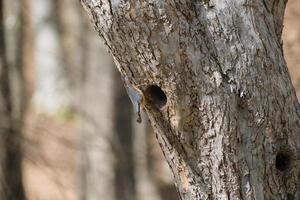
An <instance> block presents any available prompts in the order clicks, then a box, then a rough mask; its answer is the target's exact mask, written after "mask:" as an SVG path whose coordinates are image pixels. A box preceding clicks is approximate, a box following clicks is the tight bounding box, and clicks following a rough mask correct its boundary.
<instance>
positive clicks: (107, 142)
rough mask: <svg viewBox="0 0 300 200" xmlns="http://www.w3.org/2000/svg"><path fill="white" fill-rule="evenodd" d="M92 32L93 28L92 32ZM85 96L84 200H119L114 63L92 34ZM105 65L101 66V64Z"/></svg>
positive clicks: (82, 139) (82, 121)
mask: <svg viewBox="0 0 300 200" xmlns="http://www.w3.org/2000/svg"><path fill="white" fill-rule="evenodd" d="M88 30H90V29H88ZM85 36H86V37H91V38H89V40H87V42H88V46H87V49H86V52H87V55H88V56H87V58H86V64H85V65H84V66H85V67H86V69H85V81H84V83H83V88H82V93H81V105H82V106H81V107H80V108H78V110H79V112H80V114H79V115H80V124H81V128H80V129H81V130H80V133H81V137H80V143H81V147H80V150H81V155H82V156H81V158H80V160H81V162H82V164H81V166H82V169H81V170H82V171H81V173H82V175H81V176H82V177H81V182H82V183H81V186H80V189H81V190H82V191H81V192H82V193H81V195H82V196H81V199H86V200H98V199H106V200H115V199H116V198H115V190H114V185H115V170H114V167H115V158H114V153H113V147H112V144H113V137H114V134H113V133H114V129H113V128H114V127H113V101H112V100H111V99H113V78H112V77H113V62H112V60H111V57H110V56H109V55H107V54H106V53H105V52H106V50H105V49H104V47H103V46H101V43H100V41H99V40H98V39H97V38H96V37H95V36H94V34H93V33H91V32H90V31H86V34H85ZM99 63H101V65H100V64H99Z"/></svg>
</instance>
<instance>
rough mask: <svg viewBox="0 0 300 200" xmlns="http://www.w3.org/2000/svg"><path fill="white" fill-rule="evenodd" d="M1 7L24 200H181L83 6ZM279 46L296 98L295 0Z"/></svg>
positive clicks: (1, 117)
mask: <svg viewBox="0 0 300 200" xmlns="http://www.w3.org/2000/svg"><path fill="white" fill-rule="evenodd" d="M0 2H1V8H0V9H1V13H0V15H1V16H0V23H1V24H0V25H1V27H2V29H1V32H0V45H2V47H1V51H0V54H1V55H0V56H1V62H2V64H1V65H2V66H6V67H4V69H6V70H3V72H1V79H0V86H1V90H3V88H4V89H5V87H6V85H9V91H10V92H9V95H6V96H5V95H4V96H3V97H1V96H0V97H1V98H3V99H4V100H3V99H0V101H3V102H5V103H4V104H3V103H0V111H1V114H0V126H1V127H6V126H7V125H6V121H5V119H6V118H7V116H8V115H9V117H10V118H11V119H12V121H13V122H14V123H13V125H14V126H17V127H14V128H13V130H14V131H15V133H14V136H15V137H14V138H13V139H14V141H8V144H6V145H12V144H13V145H15V146H16V148H15V149H14V152H13V153H17V154H18V156H17V157H13V158H9V159H15V161H18V162H19V163H20V166H14V167H13V168H11V169H10V170H11V171H12V172H10V173H11V174H13V176H21V177H23V187H24V191H25V194H26V196H27V198H28V199H29V200H79V199H86V200H91V199H93V200H94V199H101V200H102V199H103V200H116V199H120V200H176V199H178V198H177V192H176V189H175V187H174V184H173V180H172V179H173V178H172V175H171V172H170V170H169V168H168V166H167V164H166V163H165V161H164V157H163V155H162V152H161V150H160V148H159V146H158V144H157V142H156V138H155V134H154V133H153V132H152V130H151V127H150V125H149V124H148V121H147V119H146V118H145V117H144V120H143V122H142V123H141V124H138V123H136V121H135V120H136V116H135V115H134V113H133V112H132V105H131V103H130V100H129V98H128V97H127V94H126V91H125V89H124V87H123V83H122V81H121V78H120V75H119V73H118V72H117V70H116V67H115V66H114V63H113V61H112V58H111V57H110V56H109V55H108V54H107V51H106V49H105V47H104V45H103V44H102V41H101V39H100V37H98V35H97V33H96V32H95V31H94V30H93V28H92V25H91V23H90V21H89V19H88V17H87V15H86V14H85V13H84V11H83V8H82V7H81V5H80V4H79V1H78V0H77V1H75V0H34V1H33V0H14V1H9V0H0ZM283 41H284V52H285V58H286V61H287V63H288V66H289V71H290V74H291V77H292V81H293V84H294V86H295V88H296V91H297V95H298V97H300V1H299V0H289V2H288V4H287V9H286V17H285V22H284V33H283ZM4 72H5V73H4ZM4 86H5V87H4ZM1 106H2V107H1ZM5 106H8V107H9V110H10V112H9V113H5V112H4V111H3V110H5V109H6V107H5ZM1 121H2V122H1ZM1 133H2V132H1ZM16 141H17V142H16ZM18 171H20V172H19V173H16V172H18ZM8 176H9V175H8ZM99 197H101V198H99Z"/></svg>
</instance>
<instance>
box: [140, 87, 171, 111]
mask: <svg viewBox="0 0 300 200" xmlns="http://www.w3.org/2000/svg"><path fill="white" fill-rule="evenodd" d="M145 97H146V99H147V100H148V101H150V103H152V104H154V106H155V107H157V108H158V109H160V108H162V107H163V106H164V105H166V104H167V96H166V94H165V92H164V91H163V90H162V89H161V88H160V87H158V86H157V85H151V86H149V87H148V88H147V89H146V91H145Z"/></svg>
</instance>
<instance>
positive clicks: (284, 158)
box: [275, 152, 291, 171]
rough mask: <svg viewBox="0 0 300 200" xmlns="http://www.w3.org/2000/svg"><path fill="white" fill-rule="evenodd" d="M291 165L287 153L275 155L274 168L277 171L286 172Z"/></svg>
mask: <svg viewBox="0 0 300 200" xmlns="http://www.w3.org/2000/svg"><path fill="white" fill-rule="evenodd" d="M290 165H291V156H290V155H289V153H287V152H278V153H277V155H276V161H275V166H276V169H278V170H279V171H285V170H287V169H288V168H289V167H290Z"/></svg>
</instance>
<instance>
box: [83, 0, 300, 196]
mask: <svg viewBox="0 0 300 200" xmlns="http://www.w3.org/2000/svg"><path fill="white" fill-rule="evenodd" d="M81 1H82V4H83V5H84V7H85V9H86V10H87V12H88V13H89V15H90V17H91V18H92V20H93V23H94V25H95V28H96V30H97V31H98V32H99V34H100V36H101V37H102V38H103V39H104V40H105V42H106V45H107V47H108V49H109V51H110V52H111V53H112V55H113V56H114V60H115V62H116V64H117V67H118V69H119V70H120V72H121V74H122V76H125V77H127V78H128V80H129V81H130V82H131V84H132V85H133V86H135V87H136V88H137V91H138V93H140V95H142V96H143V104H144V106H143V107H144V110H145V111H146V112H147V114H148V116H149V119H150V121H151V123H152V126H153V127H154V129H155V131H156V134H157V138H158V141H159V143H160V145H161V147H162V149H163V151H164V154H165V157H166V159H167V161H168V163H169V165H170V168H171V169H172V171H173V174H174V177H175V181H176V185H177V187H178V190H179V193H180V196H181V198H182V199H185V200H196V199H224V200H225V199H255V200H262V199H273V200H277V199H278V200H279V199H299V198H300V188H299V187H300V186H299V183H300V176H299V173H300V163H299V157H300V153H299V152H300V134H299V131H300V123H299V122H300V107H299V103H298V101H297V99H296V96H295V91H294V88H293V86H292V84H291V81H290V77H289V74H288V71H287V67H286V63H285V60H284V56H283V51H282V41H281V32H282V28H283V15H284V9H285V4H286V1H285V0H251V1H250V0H245V1H240V0H228V1H222V0H218V1H217V0H199V1H191V0H180V1H179V0H168V1H162V0H150V1H123V0H114V1H109V0H108V1H104V0H103V1H101V0H81Z"/></svg>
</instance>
